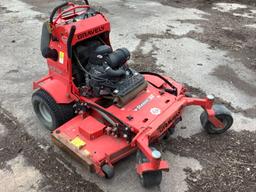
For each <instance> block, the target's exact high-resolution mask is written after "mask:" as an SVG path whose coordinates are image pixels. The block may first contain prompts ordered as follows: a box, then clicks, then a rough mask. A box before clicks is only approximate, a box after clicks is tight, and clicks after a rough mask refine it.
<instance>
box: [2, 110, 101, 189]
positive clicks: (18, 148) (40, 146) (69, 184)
mask: <svg viewBox="0 0 256 192" xmlns="http://www.w3.org/2000/svg"><path fill="white" fill-rule="evenodd" d="M0 122H1V124H3V126H5V127H6V129H8V134H7V135H5V136H4V137H3V138H1V140H0V162H1V163H0V169H3V168H6V167H7V168H8V166H7V162H8V161H9V160H11V159H13V158H15V157H17V156H18V155H22V156H24V157H25V158H26V161H27V162H28V163H29V164H30V165H32V166H34V167H35V168H36V169H38V170H39V171H40V172H41V173H42V174H43V175H44V179H43V182H41V183H40V186H39V187H38V189H37V190H38V191H49V192H54V191H58V192H59V191H60V192H61V191H63V192H64V191H70V190H71V191H86V192H89V191H91V192H101V191H102V190H101V189H100V188H99V187H98V186H97V185H95V184H94V183H91V182H89V181H86V180H84V179H83V178H82V177H81V175H79V174H77V173H76V170H75V169H74V168H73V167H72V166H71V165H69V163H68V162H67V161H66V160H65V159H64V158H63V157H62V156H61V155H60V154H59V153H56V152H55V151H54V149H53V147H51V146H49V145H48V144H47V143H46V142H45V141H43V140H42V141H39V140H36V139H34V138H33V137H31V136H30V135H28V134H27V133H26V132H25V131H24V128H23V125H22V124H20V123H19V122H18V121H17V119H16V118H15V117H13V116H12V115H11V114H10V113H9V112H7V111H6V110H4V109H3V108H2V107H1V106H0ZM70 167H71V168H70Z"/></svg>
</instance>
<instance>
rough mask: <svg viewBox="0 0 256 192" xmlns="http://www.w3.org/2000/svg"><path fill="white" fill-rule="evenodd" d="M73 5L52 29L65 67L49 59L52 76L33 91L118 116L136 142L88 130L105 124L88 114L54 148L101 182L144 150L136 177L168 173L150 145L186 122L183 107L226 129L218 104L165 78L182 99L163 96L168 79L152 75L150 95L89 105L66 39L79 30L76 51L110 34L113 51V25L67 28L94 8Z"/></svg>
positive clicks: (99, 18)
mask: <svg viewBox="0 0 256 192" xmlns="http://www.w3.org/2000/svg"><path fill="white" fill-rule="evenodd" d="M68 5H69V6H70V8H68V9H66V10H64V11H63V10H59V11H58V15H57V17H56V18H55V20H54V21H53V23H51V25H50V27H51V31H52V35H53V36H54V37H55V38H57V39H58V41H51V42H50V45H49V47H50V48H51V49H56V50H57V51H58V53H59V56H60V54H61V52H62V53H64V58H63V62H62V63H61V62H60V60H58V61H53V60H51V59H47V63H48V67H49V73H48V75H46V76H45V77H43V78H41V79H40V80H38V81H36V82H34V84H33V89H44V90H45V91H47V92H48V93H49V94H50V95H51V96H52V97H53V98H54V99H55V101H56V102H57V103H59V104H68V103H71V102H74V101H79V102H82V103H92V104H94V105H96V106H97V107H98V108H101V109H102V110H106V111H108V112H110V113H112V114H114V115H115V116H117V117H118V118H119V119H120V120H122V121H123V122H125V123H126V124H127V125H128V126H129V127H130V128H131V130H132V132H133V133H134V134H135V136H134V137H133V139H132V141H131V142H127V141H126V140H125V139H124V138H115V137H113V136H111V135H106V131H105V130H106V127H107V125H105V124H102V125H98V126H97V127H94V126H88V124H90V122H87V121H89V120H90V119H89V118H88V116H89V117H90V118H93V119H91V120H90V121H94V120H95V119H98V120H100V121H101V122H102V119H101V117H100V116H99V114H97V113H95V112H94V113H91V114H88V113H86V112H83V113H82V114H80V115H77V116H76V117H74V118H73V119H72V120H70V121H68V122H67V123H65V124H64V125H62V126H61V127H59V128H58V129H56V130H55V131H54V132H53V133H52V138H53V141H55V143H57V144H58V145H61V146H62V147H65V148H67V149H68V150H69V151H71V152H72V153H73V154H75V155H76V156H78V157H79V158H80V159H81V160H82V161H83V162H86V163H87V164H88V165H89V167H90V169H91V170H92V171H95V172H96V173H97V174H99V175H101V176H104V173H103V171H102V169H101V166H102V165H103V164H105V163H107V164H109V165H111V166H112V165H113V164H114V163H115V162H117V161H119V160H120V159H122V158H124V157H126V156H128V155H130V154H131V153H133V152H134V151H136V150H137V149H139V150H141V151H142V153H143V154H144V155H145V156H146V157H147V159H148V162H146V163H142V164H139V165H137V166H136V171H137V173H138V174H142V173H144V172H147V171H155V170H164V171H168V170H169V167H168V163H167V162H166V161H164V160H161V159H154V158H153V157H152V150H151V148H150V147H149V144H150V143H152V142H155V141H156V140H158V138H160V137H161V136H162V135H163V134H165V133H166V132H167V131H168V129H170V128H173V126H174V125H175V123H176V121H177V120H179V119H180V118H181V113H182V110H183V108H184V107H186V106H189V105H198V106H201V107H202V108H203V109H204V110H205V111H206V112H207V113H208V116H209V120H210V121H211V122H212V123H213V124H214V125H215V126H216V127H223V125H222V123H221V122H220V121H219V120H218V119H217V118H216V117H215V112H214V110H213V109H212V106H213V100H211V99H208V98H203V99H201V98H190V97H187V96H186V95H185V91H186V90H185V88H184V87H183V85H181V84H179V83H177V82H176V81H174V80H173V79H171V78H169V77H165V78H166V79H167V80H168V81H169V82H170V83H171V84H173V85H174V86H175V87H176V88H177V95H173V94H170V93H167V92H165V93H163V92H161V90H163V89H164V88H170V89H172V88H171V87H170V85H168V84H167V83H166V82H165V81H164V80H163V79H161V78H159V77H156V76H153V75H144V76H145V79H146V80H147V81H148V82H149V85H148V87H147V90H145V91H143V92H141V93H140V94H139V95H138V96H137V97H136V98H135V99H134V100H133V101H131V102H130V103H128V104H127V105H126V106H124V107H123V108H118V107H117V106H115V105H112V106H110V107H109V108H107V109H104V108H103V107H101V106H99V105H97V104H96V103H95V101H96V100H97V98H92V99H89V98H86V97H83V96H81V95H79V91H78V88H77V87H76V86H75V85H74V83H73V81H72V61H71V59H70V58H69V57H68V54H67V39H68V36H69V32H70V30H71V27H72V26H74V25H75V26H76V29H77V30H76V31H75V35H74V38H73V40H72V46H74V45H76V44H77V43H78V42H80V41H83V40H85V39H88V38H90V37H92V36H96V35H100V34H105V36H104V37H105V39H103V40H104V42H105V43H106V44H108V45H110V42H109V38H108V34H109V32H110V24H109V21H108V20H107V19H106V18H105V17H104V16H103V15H102V14H97V15H96V16H94V17H90V18H88V19H86V20H81V21H78V22H76V23H70V24H65V22H64V21H66V20H68V19H70V18H72V17H73V16H75V15H76V12H75V10H76V9H78V8H81V7H82V8H87V7H89V6H87V5H84V6H76V5H74V4H73V3H69V4H68ZM68 12H73V14H72V15H70V16H69V17H68V18H62V15H63V14H65V13H68ZM99 27H101V30H96V29H98V28H99ZM81 34H82V35H81ZM79 35H80V36H79ZM149 98H150V101H149V102H148V103H147V104H145V105H144V106H143V107H142V108H141V109H140V110H138V111H136V110H134V108H135V107H136V106H138V105H140V104H141V103H142V102H143V101H145V100H148V99H149ZM152 108H158V109H159V110H160V114H157V115H156V114H152V113H150V110H151V109H152ZM127 115H131V116H133V117H134V119H132V120H129V119H128V118H127ZM88 119H89V120H88ZM88 135H89V136H88ZM76 137H79V138H80V139H81V140H82V141H84V143H85V144H84V145H83V146H80V147H79V148H77V146H74V145H73V144H72V142H71V141H73V140H74V139H75V138H76ZM96 137H97V138H96Z"/></svg>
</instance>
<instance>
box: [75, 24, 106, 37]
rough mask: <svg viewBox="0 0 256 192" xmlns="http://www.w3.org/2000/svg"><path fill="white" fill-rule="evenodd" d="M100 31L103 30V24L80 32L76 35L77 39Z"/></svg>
mask: <svg viewBox="0 0 256 192" xmlns="http://www.w3.org/2000/svg"><path fill="white" fill-rule="evenodd" d="M101 31H104V25H102V26H99V27H96V28H94V29H91V30H89V31H86V32H84V33H80V34H78V35H77V39H78V40H80V39H85V38H86V37H88V36H93V35H94V34H97V33H100V32H101Z"/></svg>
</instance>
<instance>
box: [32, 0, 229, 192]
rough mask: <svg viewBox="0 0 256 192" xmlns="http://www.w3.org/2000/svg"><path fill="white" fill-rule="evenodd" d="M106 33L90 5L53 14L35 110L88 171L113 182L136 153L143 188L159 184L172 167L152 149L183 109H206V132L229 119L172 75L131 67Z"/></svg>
mask: <svg viewBox="0 0 256 192" xmlns="http://www.w3.org/2000/svg"><path fill="white" fill-rule="evenodd" d="M109 33H110V23H109V21H108V20H107V18H106V17H105V16H104V15H103V14H102V13H100V12H97V11H95V10H94V9H93V8H92V7H90V6H89V4H88V2H87V1H85V4H83V5H75V4H73V3H71V2H68V3H64V4H62V5H60V6H58V7H56V8H55V9H54V10H53V12H52V14H51V16H50V20H49V21H48V22H45V23H44V25H43V29H42V38H41V52H42V55H43V57H45V58H46V59H47V63H48V67H49V73H48V75H46V76H44V77H43V78H41V79H40V80H38V81H36V82H34V84H33V89H34V93H33V96H32V103H33V107H34V111H35V113H36V115H37V117H38V119H39V120H40V121H41V122H42V124H43V125H44V126H45V127H46V128H47V129H49V130H50V131H51V136H52V139H53V141H54V143H56V144H57V145H58V146H60V147H62V148H64V149H66V150H68V151H69V152H70V153H71V154H73V155H75V156H76V157H78V159H80V160H81V161H82V162H83V163H85V164H86V165H87V166H88V168H89V170H90V171H92V172H96V173H97V174H98V175H100V176H103V177H106V178H111V177H113V176H114V167H113V165H114V164H115V163H116V162H118V161H119V160H121V159H123V158H125V157H127V156H128V155H131V154H132V153H134V152H137V156H136V172H137V174H138V175H139V178H140V181H141V183H142V185H143V186H144V187H153V186H157V185H159V184H160V183H161V180H162V171H168V170H169V166H168V163H167V162H166V161H164V160H162V158H161V153H160V151H158V150H157V149H156V147H154V144H155V143H157V142H159V141H160V142H161V141H162V140H163V139H167V138H169V136H170V135H171V134H172V133H173V131H174V129H175V125H176V124H177V123H178V122H179V121H181V120H182V118H181V114H182V111H183V108H184V107H186V106H189V105H198V106H200V107H202V108H203V109H204V112H203V113H202V114H201V116H200V120H201V123H202V126H203V128H204V129H205V130H206V131H207V132H208V133H209V134H220V133H224V132H225V131H226V130H228V129H229V128H230V127H231V125H232V123H233V118H232V116H231V113H230V112H229V111H228V110H227V109H226V108H225V107H224V106H222V105H214V104H213V103H214V97H213V96H211V95H209V96H207V97H206V98H194V97H192V96H191V94H188V93H187V92H186V89H185V88H184V86H183V85H181V84H179V83H177V82H176V81H174V80H173V79H171V78H170V77H166V76H162V75H159V74H155V73H152V72H137V71H136V70H134V69H132V68H130V67H129V66H128V64H127V61H128V60H129V58H130V52H129V51H128V50H127V49H126V48H121V49H117V50H115V51H113V50H112V47H111V44H110V40H109Z"/></svg>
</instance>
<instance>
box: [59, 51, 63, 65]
mask: <svg viewBox="0 0 256 192" xmlns="http://www.w3.org/2000/svg"><path fill="white" fill-rule="evenodd" d="M59 62H60V63H61V64H63V63H64V52H62V51H60V54H59Z"/></svg>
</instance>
